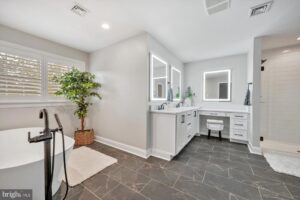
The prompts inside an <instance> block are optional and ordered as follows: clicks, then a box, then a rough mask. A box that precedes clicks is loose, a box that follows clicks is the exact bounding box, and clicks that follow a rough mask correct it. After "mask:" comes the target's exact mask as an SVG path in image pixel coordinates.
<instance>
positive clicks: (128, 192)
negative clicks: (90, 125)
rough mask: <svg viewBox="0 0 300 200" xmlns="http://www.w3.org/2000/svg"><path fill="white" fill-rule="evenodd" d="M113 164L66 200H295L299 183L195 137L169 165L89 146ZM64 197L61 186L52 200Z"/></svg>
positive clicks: (242, 153) (230, 147)
mask: <svg viewBox="0 0 300 200" xmlns="http://www.w3.org/2000/svg"><path fill="white" fill-rule="evenodd" d="M89 147H91V148H93V149H95V150H97V151H100V152H102V153H104V154H107V155H109V156H112V157H114V158H117V159H118V163H116V164H114V165H112V166H110V167H108V168H106V169H104V170H103V171H101V172H99V173H98V174H96V175H94V176H93V177H91V178H89V179H87V180H85V181H84V182H83V183H81V184H80V185H78V186H76V187H73V188H71V189H70V193H69V195H68V199H69V200H79V199H81V200H270V199H277V200H295V199H300V178H297V177H295V176H290V175H286V174H281V173H277V172H275V171H274V170H273V169H272V168H271V167H270V166H269V164H268V163H267V161H266V160H265V158H264V157H263V156H259V155H253V154H250V153H249V151H248V148H247V146H246V145H241V144H235V143H230V142H228V141H227V140H223V141H221V142H220V141H218V140H217V139H214V138H211V139H210V140H207V138H206V137H195V138H193V140H192V141H191V142H190V143H189V144H188V145H187V146H186V147H185V148H184V150H183V151H182V152H181V153H180V154H179V155H178V156H177V157H175V158H174V159H173V160H172V161H170V162H167V161H164V160H161V159H157V158H154V157H150V158H148V159H142V158H139V157H137V156H134V155H132V154H129V153H126V152H124V151H120V150H118V149H115V148H112V147H109V146H106V145H103V144H100V143H97V142H95V143H94V144H92V145H89ZM64 191H65V185H64V184H62V186H61V188H60V190H59V192H58V193H57V194H56V195H55V200H60V199H61V198H62V195H63V193H64Z"/></svg>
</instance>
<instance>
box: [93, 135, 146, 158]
mask: <svg viewBox="0 0 300 200" xmlns="http://www.w3.org/2000/svg"><path fill="white" fill-rule="evenodd" d="M95 141H97V142H100V143H103V144H106V145H108V146H111V147H114V148H116V149H120V150H122V151H126V152H128V153H131V154H134V155H136V156H139V157H142V158H145V159H147V158H148V157H149V156H150V155H151V151H150V150H149V149H148V150H145V149H141V148H138V147H134V146H131V145H128V144H124V143H121V142H117V141H114V140H111V139H108V138H104V137H100V136H96V138H95Z"/></svg>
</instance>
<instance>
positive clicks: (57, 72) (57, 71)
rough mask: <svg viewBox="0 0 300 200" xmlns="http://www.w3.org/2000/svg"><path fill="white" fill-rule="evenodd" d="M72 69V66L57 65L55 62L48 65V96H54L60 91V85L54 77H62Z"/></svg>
mask: <svg viewBox="0 0 300 200" xmlns="http://www.w3.org/2000/svg"><path fill="white" fill-rule="evenodd" d="M71 69H72V67H71V66H68V65H62V64H56V63H54V62H48V63H47V70H48V72H47V74H48V94H49V95H54V93H55V92H56V91H57V90H58V89H59V85H58V84H57V83H56V82H55V81H53V77H54V76H57V77H59V76H61V75H63V74H64V73H66V72H69V71H70V70H71Z"/></svg>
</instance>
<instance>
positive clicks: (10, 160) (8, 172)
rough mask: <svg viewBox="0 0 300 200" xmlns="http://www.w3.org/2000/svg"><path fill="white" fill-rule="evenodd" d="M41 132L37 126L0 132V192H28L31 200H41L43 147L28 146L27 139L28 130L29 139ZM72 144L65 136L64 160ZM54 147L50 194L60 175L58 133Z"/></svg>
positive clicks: (60, 139)
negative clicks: (1, 190)
mask: <svg viewBox="0 0 300 200" xmlns="http://www.w3.org/2000/svg"><path fill="white" fill-rule="evenodd" d="M42 130H43V128H41V127H34V128H32V127H31V128H20V129H11V130H5V131H0V189H32V196H33V200H44V198H45V196H44V190H45V189H44V146H43V145H44V144H43V142H40V143H31V144H30V143H29V142H28V140H27V133H28V131H30V132H31V135H32V137H33V136H36V135H38V134H39V132H40V131H42ZM73 145H74V140H73V139H72V138H70V137H68V136H65V148H66V159H68V157H69V156H70V153H71V151H72V149H73ZM55 146H56V151H55V170H54V176H53V183H52V195H54V194H55V193H56V192H57V190H58V189H59V187H60V184H61V180H62V177H63V175H64V173H63V172H64V171H63V156H62V137H61V134H60V133H56V142H55ZM51 149H52V141H51ZM51 152H52V150H51Z"/></svg>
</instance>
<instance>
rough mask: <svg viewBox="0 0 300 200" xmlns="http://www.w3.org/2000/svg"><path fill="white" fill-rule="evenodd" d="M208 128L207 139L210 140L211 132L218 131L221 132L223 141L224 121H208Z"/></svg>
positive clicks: (220, 137)
mask: <svg viewBox="0 0 300 200" xmlns="http://www.w3.org/2000/svg"><path fill="white" fill-rule="evenodd" d="M206 126H207V129H208V135H207V138H208V139H209V138H210V133H211V131H218V132H219V140H220V141H221V140H222V131H223V129H224V122H223V120H215V119H208V120H207V121H206Z"/></svg>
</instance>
